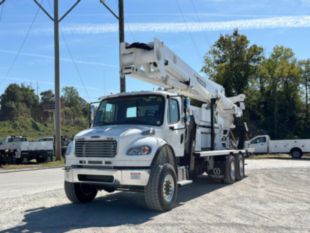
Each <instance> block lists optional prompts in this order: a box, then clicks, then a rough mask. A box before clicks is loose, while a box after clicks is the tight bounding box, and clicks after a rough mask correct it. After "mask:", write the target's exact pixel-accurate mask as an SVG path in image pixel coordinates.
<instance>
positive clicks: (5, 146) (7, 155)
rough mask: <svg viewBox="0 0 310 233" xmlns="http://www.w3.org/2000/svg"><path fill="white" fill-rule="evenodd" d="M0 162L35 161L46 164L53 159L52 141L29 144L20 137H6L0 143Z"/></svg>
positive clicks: (25, 139)
mask: <svg viewBox="0 0 310 233" xmlns="http://www.w3.org/2000/svg"><path fill="white" fill-rule="evenodd" d="M0 156H1V160H2V161H3V162H6V163H21V162H28V161H30V160H32V159H36V160H37V162H39V163H42V162H47V161H50V160H52V159H53V141H33V142H30V141H28V140H27V138H25V137H22V136H8V137H6V138H5V139H4V140H3V141H1V142H0Z"/></svg>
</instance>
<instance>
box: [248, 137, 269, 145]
mask: <svg viewBox="0 0 310 233" xmlns="http://www.w3.org/2000/svg"><path fill="white" fill-rule="evenodd" d="M265 142H266V137H259V138H255V139H254V140H253V141H251V144H258V143H265Z"/></svg>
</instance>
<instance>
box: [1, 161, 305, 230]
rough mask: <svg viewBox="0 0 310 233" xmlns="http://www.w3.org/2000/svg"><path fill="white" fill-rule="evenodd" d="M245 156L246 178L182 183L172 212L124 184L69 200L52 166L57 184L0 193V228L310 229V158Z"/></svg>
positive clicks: (58, 171)
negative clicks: (152, 205) (149, 205)
mask: <svg viewBox="0 0 310 233" xmlns="http://www.w3.org/2000/svg"><path fill="white" fill-rule="evenodd" d="M247 164H248V165H247V178H245V179H244V180H242V181H241V182H237V183H235V184H234V185H230V186H224V185H222V184H221V183H219V182H217V181H215V180H210V179H208V178H206V177H205V178H202V179H200V181H199V182H197V183H195V184H192V185H189V186H186V187H183V188H182V189H180V192H179V198H178V207H177V208H175V209H173V210H172V211H170V212H167V213H156V212H152V211H149V210H147V209H146V208H145V205H144V202H143V196H142V195H141V194H133V193H124V192H119V193H114V194H106V193H104V192H102V193H100V196H99V198H97V199H96V201H94V202H93V203H91V204H86V205H72V204H70V203H69V202H68V201H67V199H66V198H65V195H64V192H63V190H62V188H61V183H62V179H61V178H60V176H59V173H60V172H63V171H61V170H60V169H54V170H53V171H54V172H55V173H57V175H56V174H55V179H59V187H58V186H57V185H55V187H57V188H56V189H53V190H49V191H36V192H35V193H32V194H29V193H28V194H27V195H23V193H22V192H23V191H22V190H21V194H20V195H19V196H18V195H15V197H14V198H13V197H5V196H2V197H1V196H0V203H1V204H0V232H67V231H71V232H108V233H109V232H122V233H123V232H147V233H149V232H251V233H252V232H281V233H282V232H310V161H309V160H302V161H294V160H272V159H260V160H247ZM28 172H29V171H28ZM49 172H50V171H49ZM20 174H21V176H22V175H23V173H20ZM4 175H5V174H0V182H1V183H3V182H5V181H3V180H2V181H1V179H2V178H4ZM2 176H3V177H2ZM6 176H8V174H6ZM50 176H53V173H50ZM23 182H24V186H25V182H27V180H26V178H25V179H24V180H23ZM38 182H39V181H38ZM57 182H58V180H57ZM29 184H30V183H29ZM24 186H23V187H24ZM5 187H6V188H7V189H10V186H9V185H7V186H5ZM0 189H1V186H0Z"/></svg>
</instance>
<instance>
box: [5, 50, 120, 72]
mask: <svg viewBox="0 0 310 233" xmlns="http://www.w3.org/2000/svg"><path fill="white" fill-rule="evenodd" d="M0 53H6V54H16V53H17V51H12V50H5V49H0ZM19 55H20V56H26V57H34V58H42V59H48V60H54V57H53V56H47V55H42V54H37V53H20V54H19ZM60 60H61V61H63V62H70V63H72V62H73V61H72V59H70V58H65V57H61V58H60ZM74 62H75V63H77V64H82V65H93V66H102V67H108V68H118V66H116V65H112V64H105V63H101V62H93V61H84V60H74Z"/></svg>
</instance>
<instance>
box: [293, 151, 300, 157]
mask: <svg viewBox="0 0 310 233" xmlns="http://www.w3.org/2000/svg"><path fill="white" fill-rule="evenodd" d="M293 157H294V158H299V151H297V150H294V151H293Z"/></svg>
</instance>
